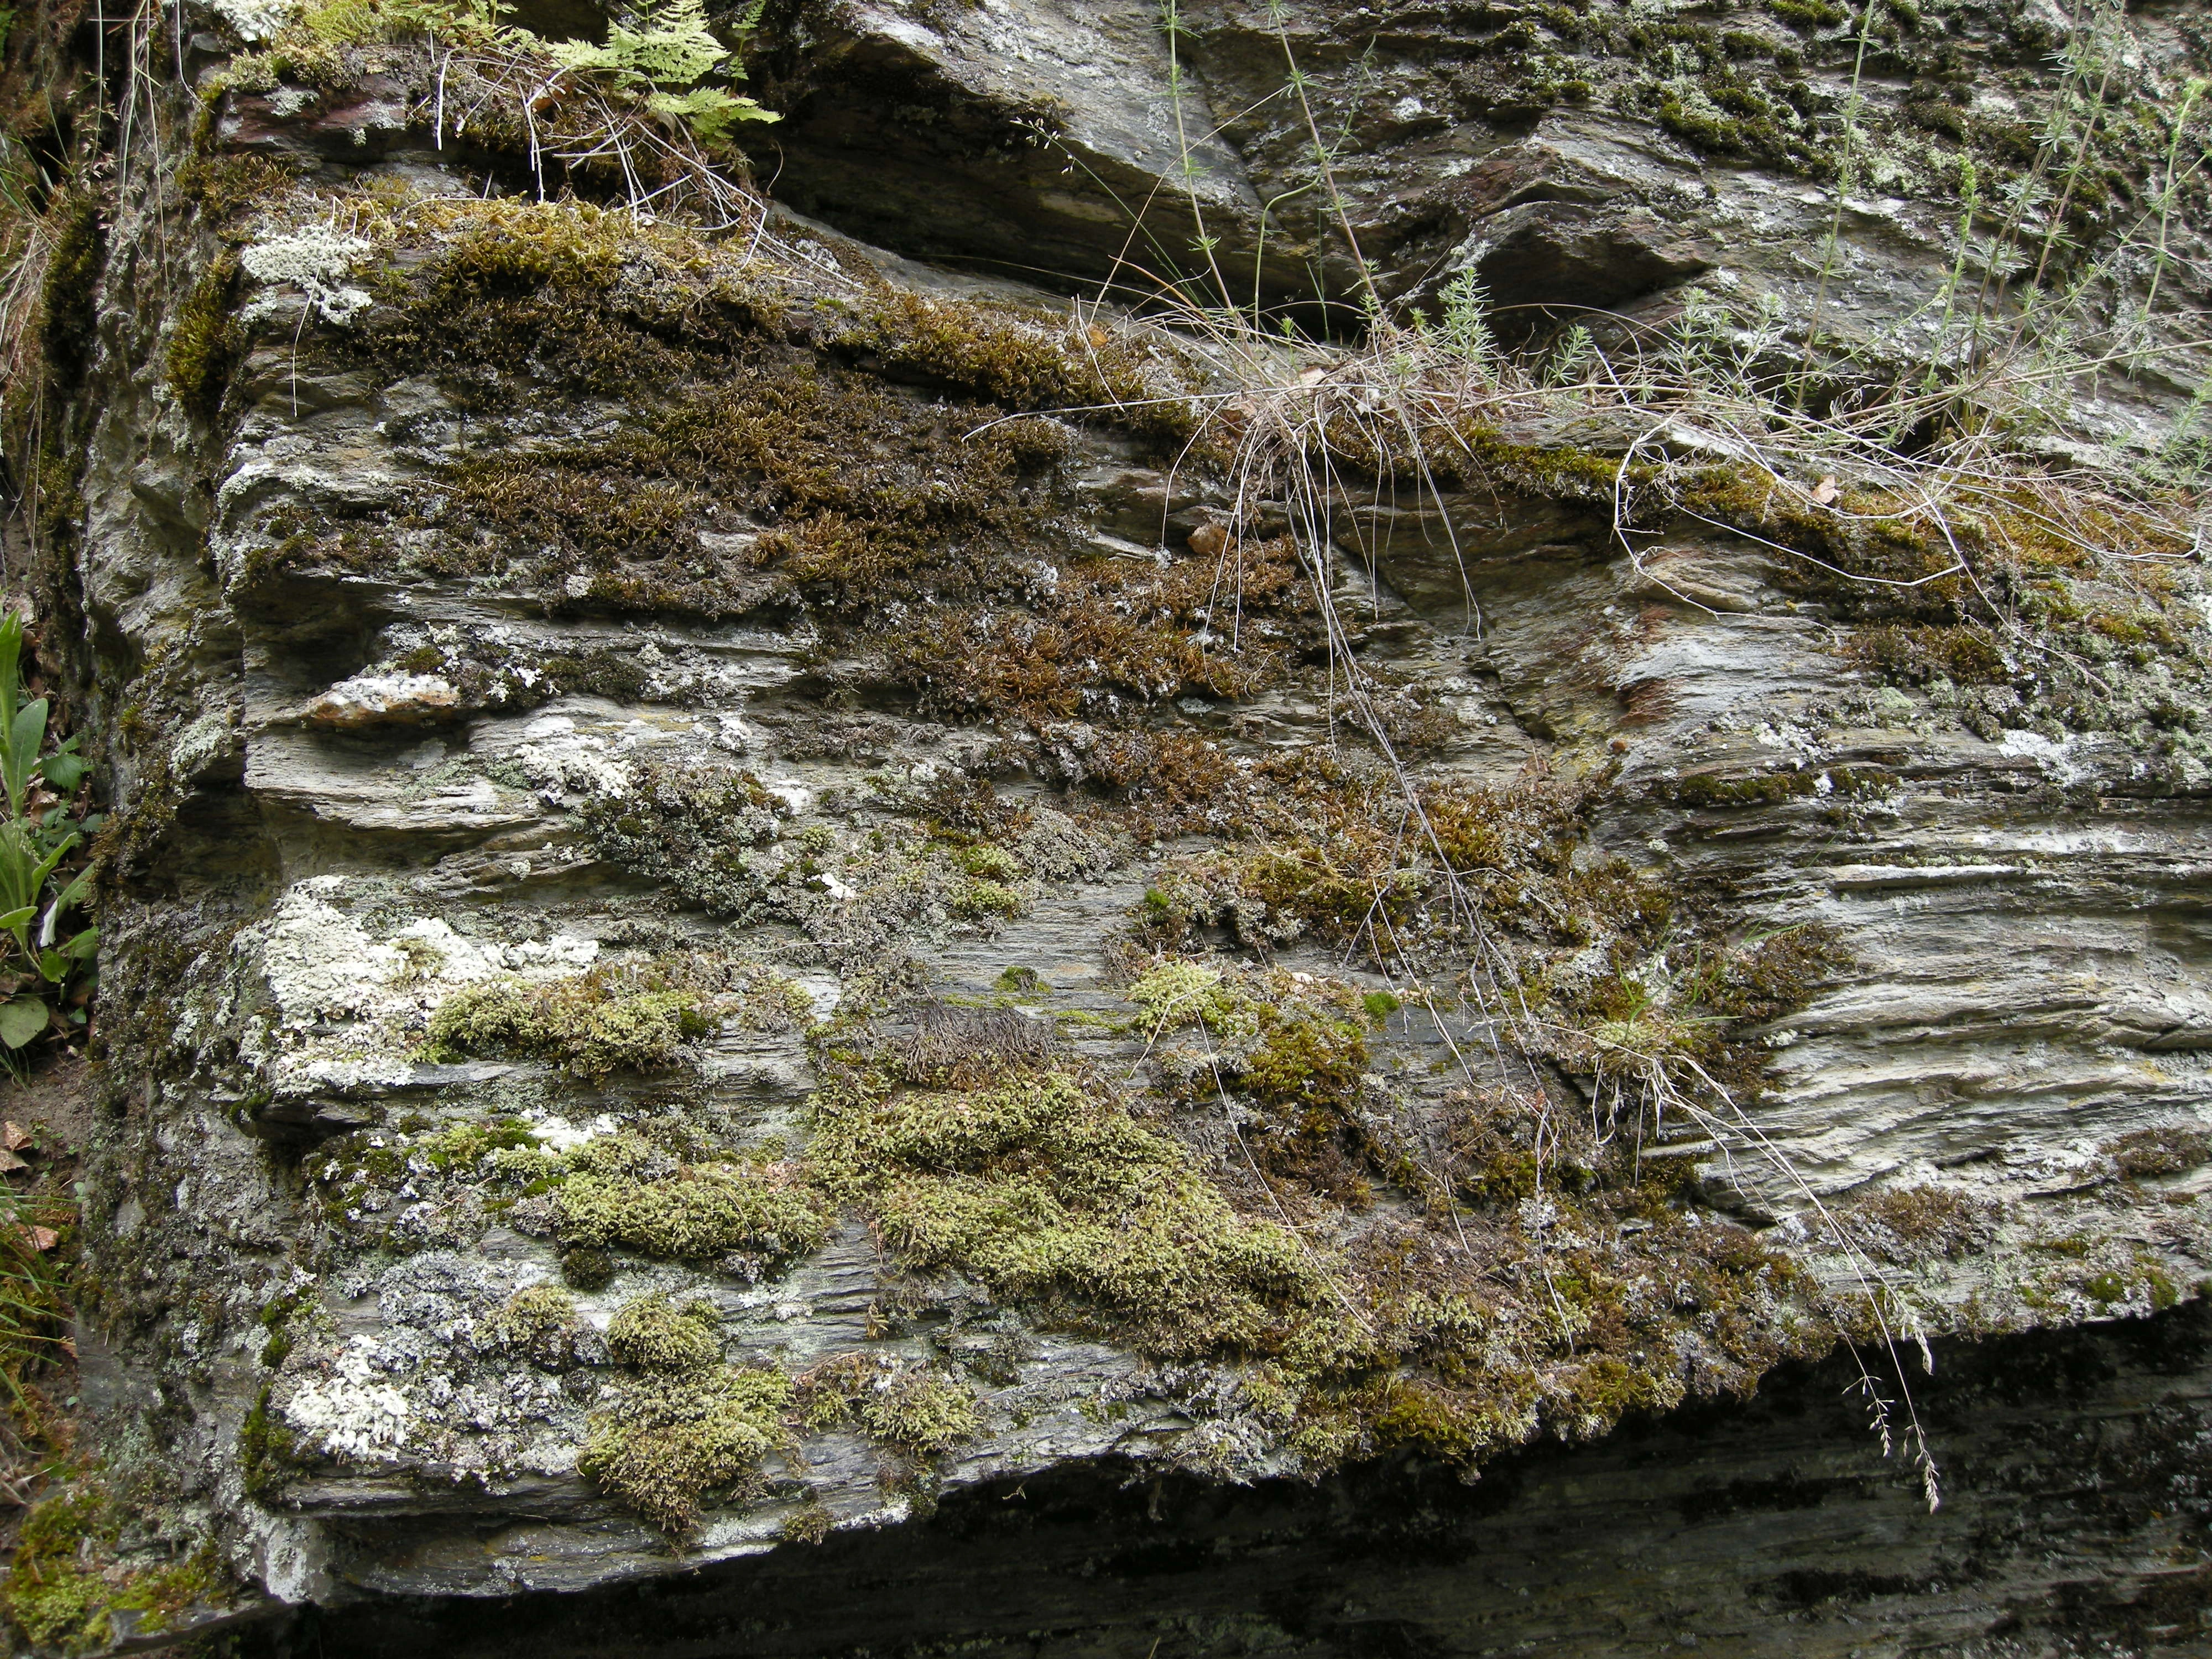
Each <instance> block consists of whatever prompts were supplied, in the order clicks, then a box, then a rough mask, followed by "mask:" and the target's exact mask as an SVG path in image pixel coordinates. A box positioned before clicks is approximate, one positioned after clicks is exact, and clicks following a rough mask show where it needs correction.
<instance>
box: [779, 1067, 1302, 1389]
mask: <svg viewBox="0 0 2212 1659" xmlns="http://www.w3.org/2000/svg"><path fill="white" fill-rule="evenodd" d="M816 1110H817V1120H816V1130H815V1137H814V1139H813V1141H812V1142H811V1144H810V1146H809V1149H808V1150H809V1155H810V1158H811V1161H812V1163H813V1165H814V1168H815V1170H816V1171H817V1176H818V1177H819V1178H820V1179H822V1180H823V1182H824V1184H825V1185H827V1186H828V1187H829V1188H830V1189H831V1190H832V1191H834V1192H836V1193H838V1194H840V1195H841V1196H844V1197H847V1198H849V1199H851V1200H855V1201H859V1202H862V1203H865V1204H866V1206H868V1208H869V1209H870V1210H872V1212H874V1213H875V1214H876V1215H877V1216H878V1218H879V1219H880V1223H881V1225H882V1226H883V1228H884V1233H885V1236H886V1237H888V1238H889V1239H890V1241H891V1242H892V1243H893V1244H894V1245H895V1246H896V1248H897V1249H898V1250H899V1251H900V1253H901V1255H902V1256H903V1257H905V1258H906V1259H907V1260H908V1261H909V1262H910V1263H911V1264H912V1265H913V1266H914V1267H916V1268H918V1269H921V1270H922V1271H933V1270H939V1269H955V1268H957V1269H958V1270H959V1271H962V1272H964V1273H970V1274H972V1275H974V1276H975V1277H976V1278H977V1279H980V1280H981V1281H982V1282H983V1283H984V1284H986V1285H988V1286H989V1287H990V1288H991V1290H992V1291H994V1294H997V1295H1000V1296H1003V1297H1008V1298H1010V1299H1018V1300H1023V1301H1028V1302H1032V1303H1040V1304H1048V1305H1049V1306H1051V1307H1052V1308H1054V1310H1057V1313H1058V1315H1059V1316H1060V1317H1063V1318H1065V1319H1066V1320H1068V1321H1070V1322H1073V1323H1074V1324H1077V1325H1079V1326H1088V1327H1091V1328H1107V1327H1110V1328H1113V1329H1115V1331H1116V1332H1117V1333H1119V1334H1122V1335H1123V1336H1125V1337H1127V1339H1128V1340H1132V1341H1133V1342H1134V1343H1135V1344H1136V1345H1137V1346H1140V1347H1142V1348H1143V1349H1145V1350H1146V1352H1153V1353H1158V1354H1163V1355H1166V1354H1176V1353H1182V1354H1190V1353H1199V1352H1212V1351H1218V1350H1220V1349H1222V1348H1224V1347H1231V1348H1237V1347H1248V1348H1249V1347H1266V1346H1270V1345H1273V1344H1279V1342H1280V1341H1282V1340H1284V1337H1285V1320H1286V1318H1287V1316H1289V1314H1290V1313H1291V1310H1294V1309H1295V1308H1297V1307H1299V1306H1301V1305H1304V1304H1306V1303H1307V1302H1309V1301H1310V1298H1311V1297H1313V1296H1314V1295H1315V1294H1316V1285H1315V1282H1314V1278H1313V1273H1312V1269H1311V1267H1310V1264H1309V1263H1308V1262H1307V1261H1306V1259H1305V1256H1304V1252H1303V1251H1302V1250H1301V1249H1300V1248H1299V1246H1298V1244H1297V1241H1296V1240H1295V1239H1294V1238H1292V1237H1291V1236H1290V1235H1289V1234H1288V1233H1286V1232H1285V1231H1284V1230H1283V1229H1282V1228H1281V1227H1279V1226H1277V1225H1272V1224H1270V1223H1268V1222H1265V1221H1258V1220H1248V1219H1246V1218H1243V1217H1241V1216H1239V1215H1237V1213H1236V1212H1234V1211H1233V1210H1232V1209H1231V1206H1230V1205H1229V1203H1228V1202H1227V1200H1225V1198H1224V1197H1223V1196H1222V1194H1220V1192H1219V1191H1218V1189H1217V1188H1215V1187H1214V1186H1213V1185H1212V1183H1211V1182H1209V1181H1207V1180H1206V1177H1205V1176H1204V1174H1203V1173H1202V1171H1201V1170H1200V1169H1199V1168H1198V1166H1197V1164H1196V1163H1195V1161H1194V1158H1192V1156H1191V1155H1190V1153H1189V1152H1188V1151H1186V1150H1185V1149H1184V1147H1183V1146H1182V1144H1181V1143H1180V1142H1178V1141H1176V1140H1175V1139H1173V1138H1171V1137H1170V1136H1168V1135H1164V1134H1163V1133H1159V1132H1158V1130H1155V1129H1151V1128H1147V1127H1145V1126H1143V1125H1141V1124H1139V1122H1137V1121H1136V1120H1135V1119H1133V1117H1131V1116H1130V1115H1129V1114H1128V1111H1127V1109H1126V1108H1125V1107H1123V1106H1122V1105H1121V1103H1119V1101H1118V1100H1116V1099H1115V1097H1114V1096H1113V1094H1112V1093H1111V1091H1109V1090H1107V1089H1105V1088H1104V1087H1103V1086H1102V1085H1101V1083H1100V1080H1098V1079H1086V1078H1083V1077H1079V1076H1077V1075H1076V1074H1074V1073H1068V1072H1065V1071H1056V1070H1054V1071H1040V1072H1029V1073H1012V1074H1010V1075H1007V1076H1006V1077H1005V1078H1004V1079H1002V1080H1001V1081H1000V1082H998V1083H996V1084H994V1085H990V1086H988V1087H985V1088H981V1089H978V1090H975V1091H969V1092H948V1093H939V1092H928V1091H915V1092H908V1093H898V1094H883V1093H876V1092H866V1091H852V1092H848V1093H835V1092H833V1093H827V1094H824V1095H823V1096H822V1097H818V1099H817V1108H816Z"/></svg>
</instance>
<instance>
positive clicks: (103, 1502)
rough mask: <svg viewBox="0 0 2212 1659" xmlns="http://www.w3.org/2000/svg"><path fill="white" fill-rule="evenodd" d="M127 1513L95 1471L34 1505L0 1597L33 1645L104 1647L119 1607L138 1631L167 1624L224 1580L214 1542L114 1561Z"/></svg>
mask: <svg viewBox="0 0 2212 1659" xmlns="http://www.w3.org/2000/svg"><path fill="white" fill-rule="evenodd" d="M120 1520H121V1517H120V1516H119V1515H118V1512H117V1510H116V1507H115V1503H114V1499H113V1498H112V1496H111V1494H110V1493H109V1492H108V1491H107V1489H106V1486H103V1485H102V1484H101V1483H100V1481H99V1480H97V1479H96V1478H85V1479H80V1480H76V1481H73V1482H72V1483H70V1485H68V1486H64V1487H63V1488H62V1489H61V1490H60V1491H58V1492H55V1493H53V1494H52V1496H50V1497H47V1498H42V1499H40V1501H39V1503H37V1504H34V1505H33V1506H32V1508H31V1510H30V1512H29V1513H28V1514H27V1516H25V1517H24V1520H23V1525H22V1528H21V1531H20V1532H19V1533H18V1534H17V1537H16V1543H15V1557H14V1559H13V1560H12V1561H11V1562H10V1564H9V1569H8V1577H7V1580H6V1583H5V1585H4V1588H0V1601H4V1603H5V1605H6V1607H7V1612H8V1616H9V1619H10V1620H12V1621H13V1622H14V1623H15V1626H16V1628H17V1629H18V1630H19V1631H21V1632H22V1634H23V1635H24V1636H25V1637H26V1638H28V1639H29V1641H30V1642H31V1643H32V1644H34V1645H35V1646H37V1647H39V1648H40V1649H43V1650H50V1651H58V1652H61V1653H65V1654H82V1653H92V1652H95V1651H100V1650H105V1649H106V1647H107V1646H108V1644H109V1643H110V1641H111V1640H112V1636H113V1621H112V1618H111V1617H110V1615H111V1614H112V1613H137V1614H139V1615H141V1617H140V1619H139V1620H138V1630H139V1631H140V1632H159V1631H162V1630H165V1629H167V1628H168V1627H169V1626H170V1625H171V1623H172V1622H173V1620H175V1619H176V1617H177V1616H178V1615H179V1613H183V1612H184V1611H185V1609H187V1608H189V1607H193V1606H195V1605H197V1604H199V1603H202V1602H204V1601H209V1600H210V1599H211V1598H212V1597H213V1596H215V1595H216V1594H218V1593H219V1592H220V1591H221V1589H222V1584H223V1575H222V1569H221V1566H220V1564H219V1563H218V1562H217V1560H216V1556H215V1552H214V1548H213V1547H212V1545H209V1546H206V1547H203V1548H201V1549H200V1550H198V1551H197V1552H196V1553H192V1554H191V1555H189V1556H186V1557H185V1558H184V1559H180V1560H173V1561H169V1562H167V1563H164V1564H162V1565H155V1566H138V1567H128V1566H123V1565H118V1564H117V1563H116V1560H115V1556H114V1549H115V1545H116V1540H117V1536H118V1531H119V1528H120Z"/></svg>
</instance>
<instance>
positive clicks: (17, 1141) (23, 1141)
mask: <svg viewBox="0 0 2212 1659" xmlns="http://www.w3.org/2000/svg"><path fill="white" fill-rule="evenodd" d="M30 1144H31V1132H30V1131H29V1130H28V1129H26V1128H25V1127H23V1126H22V1125H21V1124H20V1123H17V1122H15V1121H12V1120H10V1121H8V1122H5V1123H0V1146H5V1147H6V1148H7V1149H8V1150H9V1152H21V1151H22V1150H23V1148H24V1147H26V1146H29V1145H30Z"/></svg>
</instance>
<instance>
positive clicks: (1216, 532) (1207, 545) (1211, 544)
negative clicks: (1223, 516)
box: [1190, 524, 1229, 559]
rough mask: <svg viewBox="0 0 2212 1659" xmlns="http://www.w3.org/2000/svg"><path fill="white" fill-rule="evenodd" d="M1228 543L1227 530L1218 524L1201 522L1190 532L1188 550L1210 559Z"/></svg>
mask: <svg viewBox="0 0 2212 1659" xmlns="http://www.w3.org/2000/svg"><path fill="white" fill-rule="evenodd" d="M1228 545H1229V532H1227V531H1225V530H1224V529H1223V528H1222V527H1221V526H1219V525H1218V524H1202V525H1200V526H1199V527H1198V528H1197V529H1195V530H1194V531H1192V532H1190V550H1191V551H1192V552H1194V553H1195V554H1197V555H1198V556H1199V557H1200V558H1201V559H1210V558H1212V556H1214V555H1215V554H1217V553H1218V552H1220V551H1221V550H1222V549H1223V548H1225V547H1226V546H1228Z"/></svg>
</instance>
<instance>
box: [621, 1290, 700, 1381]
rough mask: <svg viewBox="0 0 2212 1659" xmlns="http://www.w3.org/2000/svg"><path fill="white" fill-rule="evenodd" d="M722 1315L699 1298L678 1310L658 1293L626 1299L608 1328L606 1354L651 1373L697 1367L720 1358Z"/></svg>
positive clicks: (687, 1369)
mask: <svg viewBox="0 0 2212 1659" xmlns="http://www.w3.org/2000/svg"><path fill="white" fill-rule="evenodd" d="M719 1324H720V1315H718V1314H716V1313H715V1311H714V1308H713V1306H712V1305H711V1304H708V1303H704V1302H694V1303H690V1304H687V1305H685V1306H684V1307H681V1308H678V1306H676V1304H674V1303H672V1302H671V1301H670V1300H669V1299H668V1296H667V1294H666V1292H665V1291H654V1292H653V1294H651V1295H650V1296H641V1297H634V1298H632V1299H631V1300H630V1301H628V1302H625V1303H623V1304H622V1306H621V1307H620V1308H618V1309H617V1310H615V1316H614V1318H613V1320H612V1321H611V1322H609V1324H608V1326H607V1352H609V1353H611V1354H612V1355H613V1356H614V1357H615V1358H617V1360H619V1361H620V1362H621V1363H622V1364H625V1365H635V1366H636V1367H637V1368H638V1369H639V1370H647V1371H696V1370H701V1369H702V1368H703V1367H705V1366H708V1365H711V1364H714V1361H715V1360H717V1359H719V1358H720V1357H721V1352H722V1344H721V1339H720V1337H719V1336H718V1335H717V1334H715V1332H716V1327H717V1326H718V1325H719Z"/></svg>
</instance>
